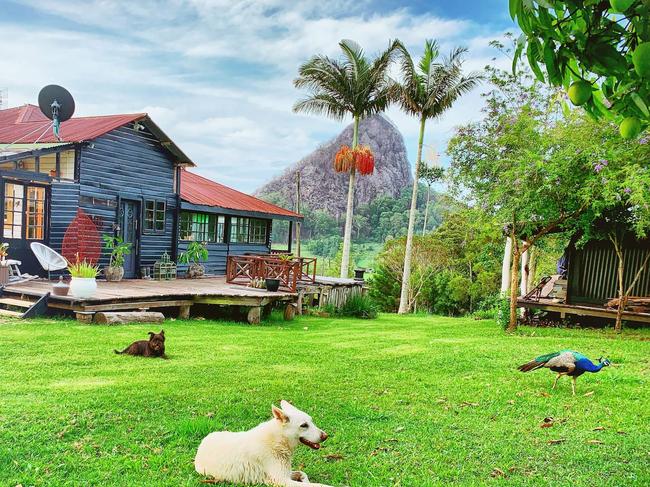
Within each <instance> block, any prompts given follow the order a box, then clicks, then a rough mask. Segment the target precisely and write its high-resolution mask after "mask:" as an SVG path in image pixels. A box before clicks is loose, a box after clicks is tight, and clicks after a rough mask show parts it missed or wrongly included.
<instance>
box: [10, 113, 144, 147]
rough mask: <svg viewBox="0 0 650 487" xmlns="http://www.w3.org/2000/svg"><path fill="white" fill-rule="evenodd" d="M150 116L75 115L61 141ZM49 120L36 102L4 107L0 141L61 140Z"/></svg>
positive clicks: (77, 139)
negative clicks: (57, 137)
mask: <svg viewBox="0 0 650 487" xmlns="http://www.w3.org/2000/svg"><path fill="white" fill-rule="evenodd" d="M146 116H147V114H146V113H131V114H125V115H105V116H99V117H76V118H71V119H70V120H67V121H65V122H63V123H62V124H61V130H60V135H61V142H84V141H86V140H92V139H94V138H96V137H99V136H100V135H104V134H105V133H107V132H110V131H111V130H114V129H116V128H118V127H121V126H122V125H125V124H127V123H130V122H134V121H136V120H139V119H142V118H145V117H146ZM49 123H50V120H49V119H48V118H47V117H45V115H43V114H42V113H41V111H40V109H39V108H38V107H37V106H34V105H23V106H22V107H16V108H9V109H7V110H0V144H11V143H15V142H18V143H36V142H43V143H47V142H59V141H58V140H56V138H55V137H54V134H53V133H52V129H51V128H50V129H48V128H47V126H48V124H49Z"/></svg>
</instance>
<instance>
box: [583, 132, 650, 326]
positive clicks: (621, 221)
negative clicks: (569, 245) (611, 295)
mask: <svg viewBox="0 0 650 487" xmlns="http://www.w3.org/2000/svg"><path fill="white" fill-rule="evenodd" d="M599 129H600V131H601V132H602V134H603V135H602V136H601V137H600V140H601V141H602V157H601V158H600V159H599V160H598V161H596V162H595V163H594V165H593V172H594V173H595V174H597V175H598V178H599V181H600V184H601V185H602V192H601V195H600V198H598V199H596V200H594V201H593V202H592V204H591V205H590V207H589V209H588V211H586V212H585V213H584V214H583V215H582V217H581V218H580V219H578V220H576V221H575V222H574V231H578V232H580V233H581V234H582V239H581V241H580V242H578V243H579V244H581V243H584V242H587V241H589V240H593V239H601V240H602V239H606V240H609V241H610V242H611V244H612V246H613V248H614V252H615V253H616V257H617V261H618V262H617V271H616V279H617V287H618V306H617V313H616V322H615V325H614V329H615V330H616V332H618V333H620V332H621V330H622V318H623V311H624V310H625V306H626V304H627V300H628V298H629V296H630V294H631V292H632V291H633V289H634V286H635V285H636V283H637V282H638V280H639V278H640V277H641V276H642V274H643V273H644V272H646V271H647V269H648V266H649V265H650V253H648V255H647V256H646V257H645V258H644V260H643V261H642V262H639V267H638V269H637V271H636V272H635V273H634V274H633V275H630V276H627V275H625V261H626V259H627V255H626V249H625V247H626V246H625V245H624V243H625V242H626V241H628V243H629V240H631V239H635V238H644V237H647V235H648V231H649V230H650V205H649V203H648V195H649V194H650V162H648V161H650V144H648V139H647V138H643V139H639V140H638V141H636V140H633V141H627V140H622V139H620V138H619V137H616V131H615V127H613V126H612V125H611V124H604V125H600V126H599Z"/></svg>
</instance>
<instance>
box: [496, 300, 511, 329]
mask: <svg viewBox="0 0 650 487" xmlns="http://www.w3.org/2000/svg"><path fill="white" fill-rule="evenodd" d="M509 315H510V300H509V299H508V298H504V297H502V298H500V299H499V301H498V302H497V306H496V314H495V319H496V322H497V324H498V325H499V326H500V327H501V328H503V329H504V330H506V329H507V328H508V325H509V323H510V316H509Z"/></svg>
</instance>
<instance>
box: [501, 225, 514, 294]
mask: <svg viewBox="0 0 650 487" xmlns="http://www.w3.org/2000/svg"><path fill="white" fill-rule="evenodd" d="M511 269H512V239H511V238H510V237H506V245H505V249H504V250H503V263H502V265H501V295H502V296H506V295H507V294H508V289H510V280H511V279H512V276H511V274H510V271H511Z"/></svg>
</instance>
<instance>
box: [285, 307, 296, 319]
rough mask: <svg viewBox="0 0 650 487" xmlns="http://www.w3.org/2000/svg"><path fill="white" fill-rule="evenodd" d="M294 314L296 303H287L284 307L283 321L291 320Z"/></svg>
mask: <svg viewBox="0 0 650 487" xmlns="http://www.w3.org/2000/svg"><path fill="white" fill-rule="evenodd" d="M295 316H296V304H295V303H289V304H287V305H286V306H285V308H284V321H291V320H293V319H294V318H295Z"/></svg>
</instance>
